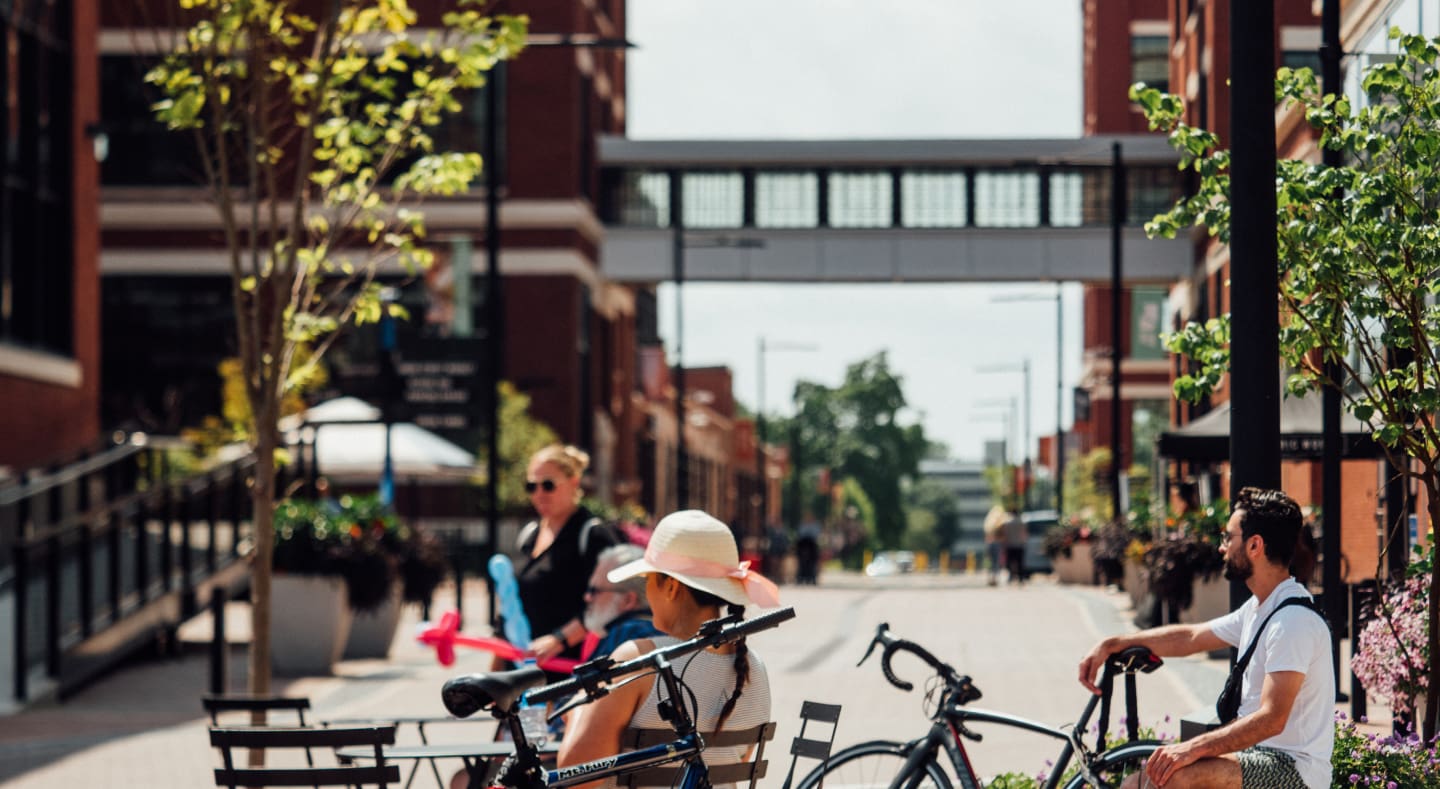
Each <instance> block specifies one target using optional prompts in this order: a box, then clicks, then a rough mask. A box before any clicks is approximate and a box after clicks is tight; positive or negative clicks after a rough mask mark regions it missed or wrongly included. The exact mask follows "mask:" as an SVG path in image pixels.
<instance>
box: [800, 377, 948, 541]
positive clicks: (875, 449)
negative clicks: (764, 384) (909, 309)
mask: <svg viewBox="0 0 1440 789" xmlns="http://www.w3.org/2000/svg"><path fill="white" fill-rule="evenodd" d="M901 384H902V381H901V379H900V377H899V376H897V375H895V374H894V373H893V372H891V370H890V363H889V361H888V359H887V358H886V355H885V353H884V352H883V351H882V352H880V353H878V354H876V355H874V356H871V357H869V358H867V359H863V360H861V361H859V362H856V363H855V364H852V365H850V367H849V368H847V370H846V372H845V379H844V381H843V382H842V383H841V384H840V386H838V387H835V388H831V387H828V386H825V385H823V384H817V383H813V382H810V381H801V382H799V383H797V384H796V385H795V404H796V413H795V416H794V417H792V418H791V419H790V420H789V421H788V423H786V424H783V425H782V428H783V429H784V430H786V433H785V434H787V435H790V436H791V439H792V442H794V443H795V444H796V445H797V448H798V450H799V458H798V467H797V468H795V469H792V473H798V474H800V475H801V479H802V480H803V481H804V483H805V489H806V492H805V493H803V494H802V501H803V505H802V506H805V507H809V508H811V511H812V512H813V513H814V514H815V515H816V516H819V517H823V516H825V515H826V514H827V513H828V512H829V509H828V506H829V505H828V502H829V495H828V492H827V491H821V490H816V488H815V485H816V484H817V482H818V479H819V475H817V474H814V473H813V472H808V473H807V470H812V469H829V471H830V474H829V475H828V476H831V477H832V478H834V479H836V480H839V479H844V478H853V479H854V480H855V482H856V483H857V484H859V486H860V487H861V488H862V489H863V490H864V491H865V495H866V496H867V497H868V498H869V500H870V503H871V504H872V505H873V507H874V513H875V535H876V538H877V540H878V542H879V544H880V547H883V548H895V547H898V546H899V544H900V539H901V536H902V535H903V534H904V532H905V526H906V517H905V506H904V501H903V496H902V493H901V481H902V480H903V479H906V478H913V477H914V476H915V475H916V473H918V471H919V465H920V459H921V458H922V457H924V456H925V452H926V450H927V448H928V447H929V442H927V441H926V440H925V431H924V428H923V427H921V426H920V425H919V424H911V425H902V424H901V423H900V419H899V415H900V411H901V410H902V409H904V408H905V405H906V404H905V393H904V391H903V390H902V388H901ZM791 506H794V502H793V496H792V502H791Z"/></svg>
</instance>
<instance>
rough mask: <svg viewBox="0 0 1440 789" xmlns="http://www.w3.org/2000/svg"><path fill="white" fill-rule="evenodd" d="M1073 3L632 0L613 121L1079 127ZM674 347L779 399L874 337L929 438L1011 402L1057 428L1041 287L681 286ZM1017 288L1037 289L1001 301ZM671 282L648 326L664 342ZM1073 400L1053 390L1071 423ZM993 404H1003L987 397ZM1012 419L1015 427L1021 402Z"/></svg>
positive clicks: (1050, 329) (705, 134)
mask: <svg viewBox="0 0 1440 789" xmlns="http://www.w3.org/2000/svg"><path fill="white" fill-rule="evenodd" d="M1080 5H1081V4H1080V2H1079V0H1004V1H1003V2H996V1H995V0H886V2H875V0H629V31H628V36H629V39H630V40H631V41H632V42H634V43H635V45H636V47H637V48H636V49H633V50H630V52H629V55H628V59H629V64H628V69H629V84H628V86H627V90H628V108H627V113H628V117H627V127H628V136H629V137H631V138H634V139H958V138H1011V137H1062V138H1063V137H1078V136H1079V135H1080V130H1081V51H1080V49H1081V17H1080ZM683 290H684V294H683V297H684V300H685V301H684V315H685V337H684V362H685V365H686V366H689V367H699V366H708V365H724V366H728V367H729V368H730V369H731V370H732V372H733V374H734V387H735V395H736V397H737V398H739V399H740V400H741V402H743V403H745V404H746V405H747V406H749V407H752V408H753V407H754V406H755V403H756V400H757V398H758V393H757V387H758V377H757V373H758V363H757V358H756V357H757V352H756V348H757V342H758V339H759V338H760V337H764V338H765V339H766V342H767V344H770V345H775V344H778V343H796V344H804V345H809V346H813V350H809V351H789V352H780V351H772V352H770V353H767V354H766V361H765V392H764V405H765V410H766V412H767V413H781V414H787V413H790V406H789V401H790V396H791V393H792V392H793V391H794V388H795V382H796V381H797V380H801V379H803V380H809V381H815V382H819V383H824V384H828V385H835V384H838V383H839V382H840V380H841V378H842V377H843V375H844V372H845V368H846V367H847V366H848V365H849V364H851V363H853V362H855V361H858V360H860V359H863V358H865V357H867V356H870V355H872V354H873V353H875V352H877V351H881V350H885V351H888V353H889V360H890V363H891V369H892V370H894V371H895V372H896V373H898V374H899V375H900V376H901V377H902V378H903V379H904V389H905V394H906V397H907V399H908V401H909V403H910V405H911V412H910V413H909V414H907V415H906V416H907V417H908V420H920V421H923V423H924V425H925V431H926V433H927V435H929V436H930V438H931V439H932V440H938V441H942V442H944V443H945V444H947V445H948V446H949V447H950V448H951V455H952V456H953V457H955V458H957V459H972V460H978V459H980V457H981V452H982V449H983V442H984V441H985V440H987V439H988V440H994V439H999V438H1001V437H1002V435H1003V434H1004V432H1005V428H1004V421H1005V418H1006V417H1005V415H1006V414H1007V413H1008V412H1009V411H1010V408H1009V407H1008V405H1006V404H1007V403H1008V402H1009V401H1010V399H1011V398H1014V399H1015V400H1016V410H1023V407H1022V402H1023V397H1024V386H1023V376H1022V375H1021V374H1020V373H1019V372H980V369H981V368H990V367H995V366H1001V367H1004V366H1018V365H1019V364H1020V363H1021V362H1022V360H1024V359H1028V360H1029V362H1030V365H1031V368H1032V371H1031V376H1030V377H1031V386H1030V389H1031V423H1032V429H1031V433H1032V435H1033V436H1040V435H1044V434H1047V433H1052V432H1054V428H1055V394H1056V386H1055V384H1056V380H1055V379H1056V373H1055V368H1056V346H1057V343H1056V331H1055V328H1056V327H1055V302H1054V294H1055V285H1053V284H1051V283H1028V284H1020V283H1016V284H1008V285H935V284H926V285H921V284H880V285H766V284H738V283H737V284H722V283H704V284H696V283H691V284H687V285H686V286H685V287H684V289H683ZM1015 296H1020V297H1022V298H1027V297H1028V298H1033V299H1037V300H1035V301H997V300H996V299H997V298H1000V299H1006V298H1012V297H1015ZM674 298H675V293H674V289H673V287H671V286H669V285H662V286H661V288H660V291H659V299H660V321H661V323H660V331H661V334H662V335H663V336H665V337H666V339H667V343H670V349H671V352H672V353H673V350H674V348H673V337H674V334H675V322H674V321H675V311H674V304H675V302H674ZM1063 303H1064V311H1065V324H1066V325H1065V331H1064V352H1063V358H1064V360H1065V382H1064V384H1065V391H1067V392H1068V391H1069V390H1070V389H1071V388H1072V387H1073V386H1074V385H1075V383H1076V378H1077V376H1078V374H1079V370H1080V347H1081V342H1080V289H1079V286H1078V285H1074V284H1070V285H1066V286H1064V298H1063ZM1068 399H1069V398H1068V397H1065V398H1062V400H1064V401H1065V402H1063V404H1062V405H1063V407H1064V409H1065V411H1064V419H1065V420H1066V424H1068V423H1069V419H1070V416H1069V402H1068ZM992 403H998V405H992ZM1015 421H1016V423H1017V424H1016V426H1015V427H1014V428H1013V431H1012V433H1011V435H1013V436H1015V441H1016V442H1018V441H1019V440H1020V436H1019V431H1020V429H1021V428H1020V426H1019V424H1023V416H1017V418H1016V420H1015Z"/></svg>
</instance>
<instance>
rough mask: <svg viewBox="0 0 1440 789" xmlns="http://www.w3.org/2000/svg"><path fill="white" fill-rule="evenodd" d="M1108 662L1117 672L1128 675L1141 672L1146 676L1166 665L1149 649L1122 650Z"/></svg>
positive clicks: (1133, 648) (1132, 648)
mask: <svg viewBox="0 0 1440 789" xmlns="http://www.w3.org/2000/svg"><path fill="white" fill-rule="evenodd" d="M1107 662H1108V663H1109V664H1110V666H1111V667H1112V668H1114V669H1115V670H1116V671H1123V672H1126V673H1131V672H1135V671H1139V672H1143V673H1145V674H1149V673H1150V672H1152V671H1154V670H1155V669H1157V668H1160V666H1162V665H1164V663H1165V661H1163V660H1161V659H1160V656H1159V655H1157V654H1155V653H1154V652H1151V651H1150V649H1149V648H1148V647H1130V648H1129V649H1122V650H1120V651H1119V652H1116V653H1115V654H1113V655H1111V656H1110V658H1109V660H1108V661H1107Z"/></svg>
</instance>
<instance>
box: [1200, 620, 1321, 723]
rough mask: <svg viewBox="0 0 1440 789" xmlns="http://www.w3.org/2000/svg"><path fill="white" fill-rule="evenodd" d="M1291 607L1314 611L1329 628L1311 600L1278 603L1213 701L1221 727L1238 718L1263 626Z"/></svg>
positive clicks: (1262, 623) (1232, 668) (1231, 670)
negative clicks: (1246, 681)
mask: <svg viewBox="0 0 1440 789" xmlns="http://www.w3.org/2000/svg"><path fill="white" fill-rule="evenodd" d="M1291 605H1298V606H1302V607H1304V608H1308V609H1310V610H1311V611H1314V612H1315V615H1316V616H1318V617H1320V621H1322V622H1325V626H1326V627H1327V628H1328V627H1329V626H1330V623H1329V622H1328V621H1326V619H1325V614H1324V613H1323V612H1322V611H1321V610H1320V608H1319V607H1318V606H1316V605H1315V601H1314V600H1313V599H1311V598H1309V597H1290V598H1286V599H1285V600H1282V601H1280V605H1277V606H1275V610H1274V611H1271V612H1270V615H1269V616H1267V617H1265V621H1263V622H1261V623H1260V627H1259V628H1258V629H1256V631H1255V637H1254V638H1253V639H1252V640H1251V641H1250V648H1249V649H1247V650H1245V654H1244V655H1243V656H1242V657H1241V658H1240V659H1239V660H1237V661H1235V665H1234V666H1232V667H1231V668H1230V676H1229V677H1226V678H1225V687H1224V689H1222V690H1221V691H1220V698H1218V699H1216V700H1215V714H1216V716H1218V717H1219V718H1220V723H1221V725H1224V724H1226V723H1229V722H1230V721H1233V720H1235V719H1236V718H1238V717H1239V716H1240V692H1241V688H1243V687H1244V684H1245V669H1246V668H1248V667H1249V666H1250V658H1251V657H1253V656H1254V655H1255V647H1257V646H1259V645H1260V636H1262V635H1264V634H1265V626H1266V625H1268V624H1270V620H1271V619H1274V618H1275V615H1276V614H1278V613H1280V612H1281V611H1283V610H1285V607H1286V606H1291Z"/></svg>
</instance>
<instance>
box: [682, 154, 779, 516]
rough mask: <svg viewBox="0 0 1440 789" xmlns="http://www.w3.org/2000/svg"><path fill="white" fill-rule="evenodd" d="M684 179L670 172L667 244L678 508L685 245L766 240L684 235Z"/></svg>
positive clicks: (686, 492) (685, 474) (685, 482)
mask: <svg viewBox="0 0 1440 789" xmlns="http://www.w3.org/2000/svg"><path fill="white" fill-rule="evenodd" d="M682 181H683V179H682V178H681V177H680V175H679V173H672V175H671V182H670V229H671V232H670V247H671V263H672V266H673V271H672V274H673V277H674V280H675V372H674V381H675V466H676V469H675V473H676V475H677V477H676V480H675V499H676V504H677V507H676V508H677V509H682V510H686V509H689V508H690V451H689V449H688V448H687V446H686V444H685V396H686V391H685V298H684V296H685V293H684V290H685V250H686V249H759V248H761V247H764V246H765V242H764V241H762V240H760V239H758V238H732V237H730V236H716V237H714V238H707V239H689V238H686V236H685V219H684V213H683V211H684V208H685V202H684V198H683V196H682V193H683V190H682V187H683V183H682Z"/></svg>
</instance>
